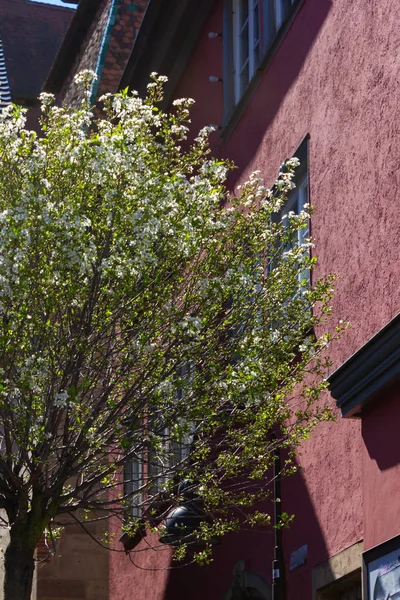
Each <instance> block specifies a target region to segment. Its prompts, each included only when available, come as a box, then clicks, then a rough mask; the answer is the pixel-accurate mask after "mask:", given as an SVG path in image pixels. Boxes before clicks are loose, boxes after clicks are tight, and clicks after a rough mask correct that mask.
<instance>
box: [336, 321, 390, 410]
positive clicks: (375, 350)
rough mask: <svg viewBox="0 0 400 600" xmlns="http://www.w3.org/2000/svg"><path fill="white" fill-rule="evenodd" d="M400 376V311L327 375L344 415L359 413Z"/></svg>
mask: <svg viewBox="0 0 400 600" xmlns="http://www.w3.org/2000/svg"><path fill="white" fill-rule="evenodd" d="M398 380H400V313H399V314H397V315H396V316H395V317H394V318H393V319H392V320H391V321H390V322H389V323H388V324H387V325H386V326H385V327H384V328H383V329H381V330H380V331H379V332H378V333H377V334H376V335H375V336H374V337H373V338H371V339H370V340H369V341H368V342H367V343H366V344H364V346H362V347H361V348H360V349H359V350H358V351H357V352H356V353H355V354H353V355H352V356H351V357H350V358H349V359H348V360H347V361H346V362H345V363H343V365H341V366H340V367H339V368H338V369H337V370H336V371H335V372H334V373H332V375H330V377H328V383H329V388H330V391H331V393H332V396H333V397H334V398H335V399H336V404H337V406H338V407H339V408H340V409H341V412H342V415H343V416H344V417H357V416H360V415H361V413H362V410H363V409H364V408H365V406H366V405H367V404H369V403H370V402H372V401H373V400H375V399H376V398H377V396H378V395H380V393H382V391H384V390H385V389H387V388H388V387H389V386H390V385H393V383H395V382H396V381H398Z"/></svg>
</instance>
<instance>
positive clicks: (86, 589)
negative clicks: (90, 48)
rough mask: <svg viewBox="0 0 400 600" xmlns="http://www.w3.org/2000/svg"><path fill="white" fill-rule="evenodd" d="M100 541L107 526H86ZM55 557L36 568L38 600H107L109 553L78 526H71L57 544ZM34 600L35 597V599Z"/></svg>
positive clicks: (95, 524) (42, 562)
mask: <svg viewBox="0 0 400 600" xmlns="http://www.w3.org/2000/svg"><path fill="white" fill-rule="evenodd" d="M85 527H86V528H87V529H88V531H89V533H90V534H91V535H93V537H95V538H96V539H100V538H101V536H102V533H103V532H104V524H101V525H100V524H98V523H91V524H90V523H89V524H85ZM55 549H56V555H55V556H53V557H51V558H47V559H46V558H45V556H44V555H43V552H42V553H41V554H42V560H41V562H38V565H37V573H36V574H37V584H36V590H35V591H36V593H37V600H108V597H109V594H108V585H109V566H108V563H109V552H110V551H109V550H107V549H106V548H103V547H101V546H100V545H99V544H98V543H96V542H95V541H94V540H93V539H92V538H91V537H90V535H88V534H87V533H86V532H85V531H84V530H83V528H82V527H80V526H79V525H68V526H66V528H65V529H64V531H63V534H62V536H61V539H60V540H59V541H58V542H57V545H56V548H55ZM33 600H34V598H33Z"/></svg>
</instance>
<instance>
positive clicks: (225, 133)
mask: <svg viewBox="0 0 400 600" xmlns="http://www.w3.org/2000/svg"><path fill="white" fill-rule="evenodd" d="M303 2H304V0H297V1H296V2H294V4H293V5H292V6H291V8H290V10H289V13H288V15H287V17H286V19H285V21H284V22H283V23H282V25H281V27H280V28H279V31H278V32H277V34H276V36H275V38H274V40H273V42H272V44H271V45H270V46H269V47H268V48H267V50H266V52H265V54H264V56H263V58H262V59H261V62H260V64H259V66H258V67H257V70H256V72H255V74H254V75H253V77H252V79H251V81H250V83H249V85H248V86H247V88H246V91H245V92H244V94H243V96H242V97H241V98H240V100H239V102H238V103H237V104H236V105H235V107H234V108H233V110H232V112H231V113H230V115H229V116H228V118H227V119H224V121H225V123H224V125H223V128H222V131H221V138H222V139H223V140H224V141H225V142H226V141H228V139H229V138H230V136H231V135H232V133H233V131H234V129H235V127H236V126H237V124H238V123H239V121H240V119H241V117H242V115H243V113H244V111H245V110H246V108H247V106H248V105H249V103H250V101H251V99H252V98H253V96H254V93H255V91H256V89H257V88H258V86H259V84H260V83H261V78H262V75H263V74H264V72H265V71H266V70H267V68H268V66H269V64H270V63H271V61H272V59H273V57H274V55H275V53H276V52H277V50H278V48H279V46H280V45H281V43H282V41H283V39H284V37H285V36H286V34H287V32H288V30H289V28H290V26H291V25H292V22H293V20H294V19H295V17H296V15H297V13H298V11H299V10H300V8H301V6H302V4H303Z"/></svg>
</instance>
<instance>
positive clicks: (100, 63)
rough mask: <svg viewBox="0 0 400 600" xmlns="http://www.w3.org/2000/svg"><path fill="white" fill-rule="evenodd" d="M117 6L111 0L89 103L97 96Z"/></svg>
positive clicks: (114, 0) (116, 1)
mask: <svg viewBox="0 0 400 600" xmlns="http://www.w3.org/2000/svg"><path fill="white" fill-rule="evenodd" d="M117 8H118V0H112V1H111V6H110V12H109V13H108V18H107V23H106V26H105V28H104V34H103V39H102V40H101V46H100V52H99V55H98V57H97V64H96V68H95V71H94V72H95V73H96V75H97V79H95V80H94V81H93V83H92V88H91V90H90V97H89V102H90V104H94V102H95V100H96V96H97V91H98V89H99V84H100V78H101V75H102V73H103V67H104V63H105V60H106V55H107V50H108V46H109V43H110V38H111V32H112V28H113V27H114V23H115V18H116V16H117Z"/></svg>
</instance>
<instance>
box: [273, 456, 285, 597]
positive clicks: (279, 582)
mask: <svg viewBox="0 0 400 600" xmlns="http://www.w3.org/2000/svg"><path fill="white" fill-rule="evenodd" d="M281 516H282V498H281V454H280V448H279V446H277V447H276V449H275V460H274V531H275V548H274V560H273V562H272V600H283V585H284V571H283V556H282V529H281V528H280V527H278V528H277V525H278V523H280V521H281Z"/></svg>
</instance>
